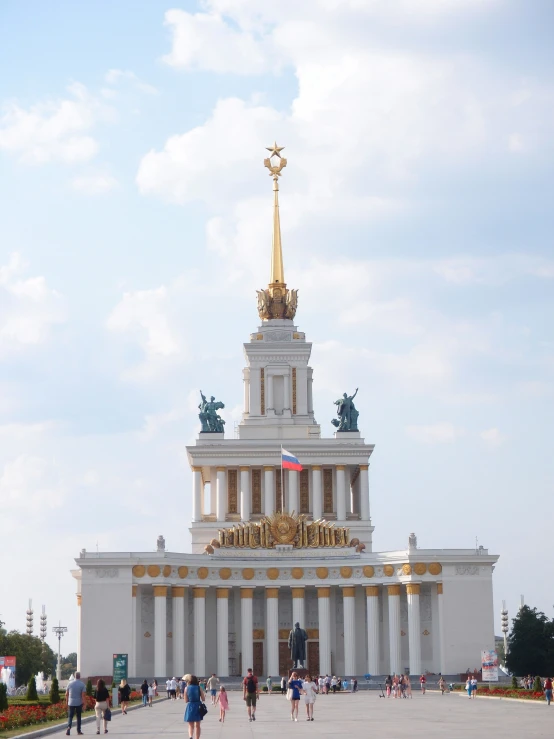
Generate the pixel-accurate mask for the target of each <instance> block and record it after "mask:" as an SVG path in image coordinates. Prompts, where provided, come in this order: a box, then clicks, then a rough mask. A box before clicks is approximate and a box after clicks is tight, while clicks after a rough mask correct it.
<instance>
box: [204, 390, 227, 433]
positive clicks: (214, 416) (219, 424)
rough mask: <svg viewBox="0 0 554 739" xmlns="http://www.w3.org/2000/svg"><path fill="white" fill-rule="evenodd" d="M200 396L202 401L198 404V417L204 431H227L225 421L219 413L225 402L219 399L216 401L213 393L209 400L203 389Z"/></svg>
mask: <svg viewBox="0 0 554 739" xmlns="http://www.w3.org/2000/svg"><path fill="white" fill-rule="evenodd" d="M200 396H201V398H202V402H201V403H200V405H199V406H198V409H199V411H200V413H199V414H198V418H199V419H200V423H201V424H202V433H203V434H222V433H223V432H224V431H225V421H224V420H223V419H222V418H221V416H220V415H218V413H217V411H218V410H220V408H225V404H224V403H222V402H221V401H219V400H218V401H216V399H215V397H214V396H213V395H212V396H211V398H210V399H209V400H207V399H206V396H205V395H204V393H203V392H202V390H201V391H200Z"/></svg>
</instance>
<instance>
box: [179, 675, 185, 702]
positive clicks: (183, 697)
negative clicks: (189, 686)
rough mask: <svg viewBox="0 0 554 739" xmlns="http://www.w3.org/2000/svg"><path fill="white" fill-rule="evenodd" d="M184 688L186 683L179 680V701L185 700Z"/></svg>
mask: <svg viewBox="0 0 554 739" xmlns="http://www.w3.org/2000/svg"><path fill="white" fill-rule="evenodd" d="M185 688H186V683H185V681H184V680H183V679H182V678H181V680H179V693H180V698H181V700H185Z"/></svg>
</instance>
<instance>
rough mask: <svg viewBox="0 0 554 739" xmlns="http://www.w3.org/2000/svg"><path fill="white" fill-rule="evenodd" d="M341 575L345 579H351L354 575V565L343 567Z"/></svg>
mask: <svg viewBox="0 0 554 739" xmlns="http://www.w3.org/2000/svg"><path fill="white" fill-rule="evenodd" d="M340 576H341V577H342V578H344V579H345V580H349V579H350V578H351V577H352V567H341V568H340Z"/></svg>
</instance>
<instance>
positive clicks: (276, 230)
mask: <svg viewBox="0 0 554 739" xmlns="http://www.w3.org/2000/svg"><path fill="white" fill-rule="evenodd" d="M284 148H285V147H284V146H277V143H274V144H273V146H268V147H267V150H268V151H269V152H270V154H269V157H268V158H267V159H264V166H265V167H267V168H268V169H269V174H270V177H272V178H273V244H272V248H271V277H270V283H269V285H268V288H267V290H258V313H259V315H260V318H261V319H262V320H264V321H269V320H272V319H292V318H294V315H295V313H296V304H297V301H298V296H297V293H298V291H297V290H287V286H286V284H285V270H284V268H283V249H282V246H281V221H280V218H279V177H280V176H281V171H282V170H283V169H284V168H285V167H286V166H287V160H286V159H285V158H284V157H282V156H281V152H282V151H283V149H284ZM274 162H275V163H274Z"/></svg>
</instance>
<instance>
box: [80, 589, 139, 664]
mask: <svg viewBox="0 0 554 739" xmlns="http://www.w3.org/2000/svg"><path fill="white" fill-rule="evenodd" d="M135 587H136V586H135V585H134V586H133V595H134V588H135ZM82 600H83V597H82V595H81V593H77V608H78V611H77V620H78V624H77V672H80V671H81V603H82ZM135 601H136V598H133V604H134V603H135ZM135 623H136V608H133V624H135ZM133 647H134V641H133ZM129 669H131V668H130V667H129Z"/></svg>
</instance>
